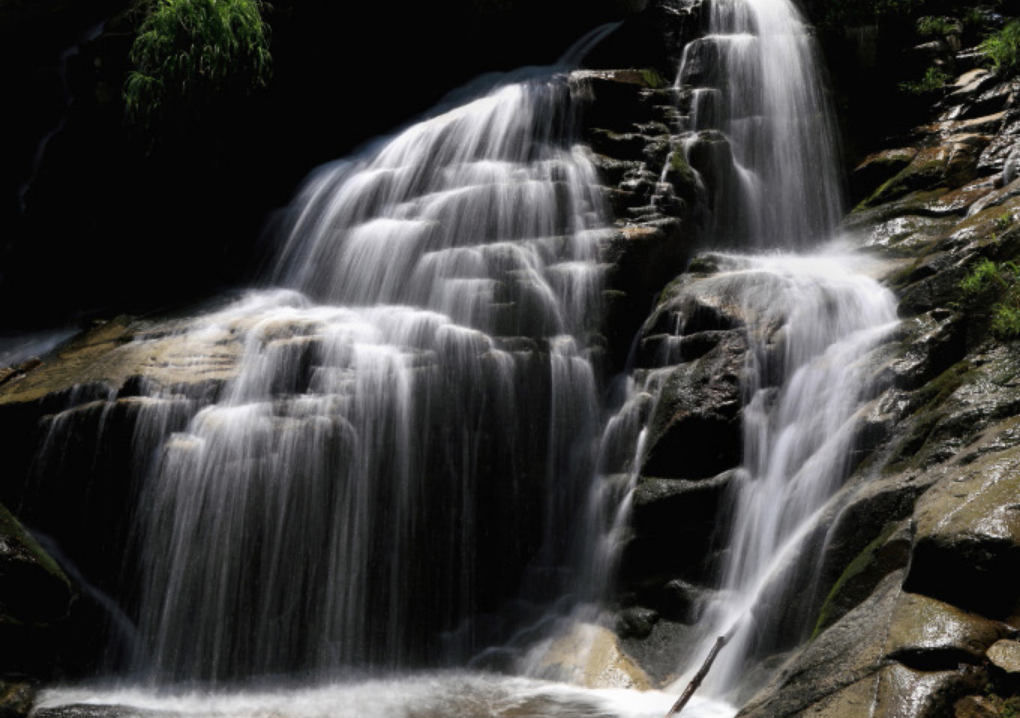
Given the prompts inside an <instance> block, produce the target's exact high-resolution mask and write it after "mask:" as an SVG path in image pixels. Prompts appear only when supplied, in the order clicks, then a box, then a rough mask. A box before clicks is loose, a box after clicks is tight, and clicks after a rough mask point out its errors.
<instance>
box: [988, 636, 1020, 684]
mask: <svg viewBox="0 0 1020 718" xmlns="http://www.w3.org/2000/svg"><path fill="white" fill-rule="evenodd" d="M985 655H986V656H988V661H989V662H990V663H991V664H992V665H993V666H995V667H996V668H998V669H999V670H1001V671H1003V672H1005V673H1007V674H1009V675H1011V676H1017V675H1020V641H1011V640H1006V639H1003V640H1001V641H996V642H995V643H993V644H992V646H991V647H990V648H989V649H988V651H987V653H986V654H985Z"/></svg>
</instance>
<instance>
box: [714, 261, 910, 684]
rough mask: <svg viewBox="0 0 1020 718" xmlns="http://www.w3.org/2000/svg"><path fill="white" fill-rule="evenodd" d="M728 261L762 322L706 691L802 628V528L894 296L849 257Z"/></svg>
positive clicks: (807, 546) (842, 441)
mask: <svg viewBox="0 0 1020 718" xmlns="http://www.w3.org/2000/svg"><path fill="white" fill-rule="evenodd" d="M731 261H732V262H733V268H732V269H731V270H730V276H731V277H732V276H737V277H739V276H740V275H745V276H747V277H754V276H756V275H757V276H758V277H761V278H762V280H759V281H760V283H758V284H757V287H758V288H760V289H759V290H758V291H757V292H756V291H755V289H756V287H755V285H754V284H752V283H751V282H750V281H749V282H747V285H746V286H747V287H748V288H749V291H745V292H744V293H743V296H742V297H741V302H742V303H743V305H744V307H745V311H747V312H748V313H749V314H752V315H757V316H758V317H760V318H762V319H766V321H763V322H761V323H760V324H756V325H754V326H751V327H749V328H748V339H749V349H748V360H747V366H746V369H745V378H744V381H743V387H742V389H743V396H744V409H743V462H742V466H741V469H740V470H739V471H738V472H737V473H736V475H735V477H734V480H733V482H732V483H731V485H730V487H729V489H728V497H729V524H728V526H727V528H726V529H725V532H724V533H725V538H724V545H725V546H726V549H727V551H726V558H725V559H724V560H723V562H722V567H721V571H720V573H721V582H720V585H719V589H720V590H719V597H718V598H717V599H716V600H714V601H713V602H712V603H711V605H710V606H709V607H708V609H707V611H706V613H705V615H704V616H703V618H702V621H703V622H704V624H705V626H706V627H708V630H707V634H709V635H710V637H709V638H708V639H707V640H708V641H714V640H715V637H716V636H721V635H726V634H727V633H730V631H731V629H734V627H735V632H734V633H733V634H732V638H731V639H730V643H729V645H728V646H727V647H726V650H725V651H724V652H722V653H721V654H720V656H719V659H718V660H717V661H716V663H715V665H714V666H713V669H712V674H711V676H710V678H709V680H708V682H707V687H708V688H709V689H710V690H711V691H712V692H713V693H715V694H717V695H726V694H727V693H729V692H730V691H732V690H734V689H735V688H738V687H739V686H740V683H741V681H742V680H743V679H744V678H745V676H746V674H747V672H748V669H749V668H750V666H749V663H750V662H751V661H752V660H754V659H755V658H760V657H762V656H765V655H768V653H769V651H774V650H776V649H782V648H786V647H788V646H790V645H792V643H793V641H796V640H798V639H799V638H802V637H804V635H805V630H806V629H808V628H809V627H810V622H811V621H812V620H813V617H812V616H811V615H809V612H808V611H805V610H796V607H797V606H803V607H804V608H806V607H807V606H808V605H809V604H810V600H811V595H812V590H811V589H812V586H813V584H812V580H813V579H814V571H815V566H816V556H815V555H814V549H813V546H812V542H811V541H810V540H809V539H810V534H811V533H812V532H814V531H816V530H817V529H818V528H819V527H818V525H817V523H816V521H817V520H818V518H819V513H820V511H821V510H822V509H823V507H824V506H825V504H826V502H827V501H828V500H829V499H830V498H831V497H832V495H833V494H834V493H835V491H836V490H837V489H838V488H839V487H840V486H841V485H842V482H843V481H844V479H845V478H846V476H847V474H848V473H849V469H850V468H851V467H850V456H851V449H852V448H853V440H854V434H855V426H856V425H855V415H856V413H857V411H858V409H859V408H860V406H861V405H862V403H863V401H864V400H866V399H868V398H870V392H871V391H872V386H871V375H872V373H873V368H872V367H871V366H870V365H869V364H868V362H867V357H868V352H870V351H871V350H872V349H874V348H875V347H876V346H878V345H879V344H880V343H881V341H882V340H883V339H884V338H885V337H886V336H888V334H889V332H890V330H891V329H892V328H893V327H894V326H895V323H896V302H895V298H894V296H893V295H892V293H891V292H890V291H889V290H888V289H886V288H885V287H882V286H881V285H879V284H878V283H877V282H876V281H875V280H874V279H872V278H871V277H869V276H867V275H866V274H863V273H861V272H860V269H859V265H861V263H862V262H861V259H860V258H855V257H852V256H840V255H835V254H828V255H816V256H811V255H804V256H795V255H783V254H779V255H771V256H759V257H733V258H732V260H731ZM779 317H781V319H779V320H778V321H776V320H777V318H779ZM769 320H771V321H769ZM777 327H781V328H777Z"/></svg>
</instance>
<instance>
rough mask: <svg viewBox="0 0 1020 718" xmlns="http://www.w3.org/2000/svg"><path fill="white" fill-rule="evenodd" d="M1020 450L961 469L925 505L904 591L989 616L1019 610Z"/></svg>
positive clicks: (933, 490) (928, 495) (917, 514)
mask: <svg viewBox="0 0 1020 718" xmlns="http://www.w3.org/2000/svg"><path fill="white" fill-rule="evenodd" d="M1017 496H1020V448H1011V449H1007V450H1006V451H1002V452H998V453H993V454H988V455H986V456H984V457H982V458H980V459H978V460H977V461H974V462H972V463H969V464H966V465H964V466H960V467H958V468H954V469H953V470H951V471H949V472H948V473H947V474H946V475H945V476H944V477H943V478H942V479H941V480H940V481H939V482H938V483H937V484H936V485H935V486H933V487H932V488H931V489H929V490H928V491H927V492H926V493H925V494H924V496H922V497H921V498H920V499H919V500H918V504H917V508H916V511H915V517H916V518H915V520H916V532H915V540H914V550H913V558H912V560H911V565H910V573H909V576H908V578H907V581H906V584H905V588H906V589H907V590H909V591H913V592H917V593H924V594H926V595H928V596H932V597H934V598H938V599H940V600H942V601H945V602H947V603H951V604H953V605H955V606H959V607H961V608H963V609H966V610H971V611H976V612H979V613H981V614H982V615H985V616H990V617H1004V616H1008V615H1011V614H1012V613H1013V612H1014V611H1015V610H1016V609H1017V608H1018V607H1020V585H1018V584H1017V583H1016V582H1012V581H1003V580H1002V577H1003V576H1011V575H1016V574H1017V572H1018V571H1020V508H1018V504H1017V498H1016V497H1017Z"/></svg>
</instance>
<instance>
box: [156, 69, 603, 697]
mask: <svg viewBox="0 0 1020 718" xmlns="http://www.w3.org/2000/svg"><path fill="white" fill-rule="evenodd" d="M564 92H568V89H567V87H566V84H565V83H563V82H562V81H560V80H557V79H555V78H552V77H551V76H550V75H548V74H545V75H539V76H537V77H536V78H533V79H528V80H525V81H521V82H512V83H504V84H502V85H501V86H499V87H497V89H495V90H494V91H492V92H491V93H489V94H487V95H485V96H483V97H481V98H480V99H476V100H474V101H472V102H468V103H466V104H464V105H462V106H460V107H456V108H454V109H451V110H450V111H448V112H446V113H445V114H441V115H439V116H436V117H433V118H432V119H429V120H427V121H425V122H421V123H419V124H417V125H415V126H413V127H411V128H410V129H408V130H407V131H405V132H404V133H402V134H401V135H399V136H397V137H395V138H394V139H392V140H389V141H387V142H386V143H384V144H382V145H381V146H380V147H378V148H375V149H372V150H370V151H369V152H367V153H366V154H365V155H363V156H361V157H359V158H356V159H355V160H353V161H349V162H344V163H340V164H338V165H336V166H333V167H330V168H327V169H324V170H322V171H320V172H319V173H318V174H317V175H316V176H315V177H314V178H313V179H312V180H311V181H310V182H309V183H308V185H307V187H306V188H305V190H304V191H303V193H302V195H301V197H300V198H299V200H298V202H297V203H296V205H295V209H294V215H295V216H294V221H293V229H292V231H291V233H290V236H289V239H288V241H287V242H286V244H285V246H284V249H283V254H282V259H281V260H280V262H279V267H280V270H279V272H278V274H277V277H276V279H277V281H279V282H280V283H282V284H284V285H289V286H292V287H295V288H296V289H297V290H300V293H299V292H298V291H276V292H262V293H257V294H255V295H253V296H252V297H250V298H248V299H247V300H245V301H242V302H241V303H239V304H237V305H234V306H231V307H229V308H228V309H226V310H224V311H222V312H220V313H219V314H217V315H215V316H212V317H209V319H208V321H209V322H210V323H211V324H217V325H227V326H230V327H231V328H232V330H233V331H242V332H244V336H245V343H246V349H245V355H244V358H243V361H242V364H241V371H240V374H239V376H238V377H237V378H236V379H234V380H233V381H232V382H231V383H230V384H229V385H228V387H227V388H226V390H225V392H224V395H223V396H221V397H220V398H219V399H218V400H217V401H216V403H215V404H212V405H210V406H206V407H204V408H202V409H201V410H199V411H198V412H197V413H196V414H195V415H194V417H193V418H192V419H191V420H190V422H189V423H188V426H187V428H186V429H184V430H183V431H180V432H177V433H175V434H173V435H172V436H171V437H169V438H168V439H165V438H160V442H162V448H161V449H159V451H160V452H161V456H160V458H159V460H158V462H157V464H158V465H157V467H156V469H155V471H154V473H153V475H152V477H151V478H150V479H149V480H148V483H147V486H148V488H147V489H146V494H145V496H144V497H143V501H142V506H143V507H144V508H143V511H142V513H141V515H140V517H139V524H140V528H141V532H142V540H141V565H142V566H143V571H144V576H143V583H142V588H141V616H140V625H141V630H142V634H143V636H145V637H146V639H147V640H148V641H149V642H150V645H151V649H152V652H153V657H154V659H153V660H154V668H155V671H156V673H157V675H161V676H163V677H171V678H176V679H180V678H202V679H223V678H232V677H236V676H244V675H252V674H255V675H258V674H267V673H273V672H279V671H293V670H320V671H321V670H326V671H333V672H335V670H336V669H337V668H338V667H340V666H361V667H362V668H363V667H365V666H372V665H375V666H396V665H406V664H408V663H410V664H416V663H420V662H427V663H428V664H431V665H436V664H443V663H445V662H446V661H448V660H451V659H456V660H458V661H460V662H463V661H464V660H465V658H466V657H467V656H469V655H470V652H471V651H476V650H477V649H478V648H479V641H480V640H483V638H484V639H488V640H492V638H493V636H489V635H484V630H483V628H479V627H478V626H476V625H474V624H476V623H477V620H478V619H477V617H478V616H479V615H483V616H484V615H485V614H487V613H488V614H496V613H497V610H498V609H500V607H501V603H502V602H505V601H507V600H509V599H510V598H512V597H514V595H515V591H516V590H518V589H517V587H518V586H519V585H520V584H521V583H522V582H523V581H524V580H525V577H524V576H523V572H524V571H525V569H526V568H527V570H529V571H544V572H545V576H544V582H545V586H544V594H545V595H532V596H524V598H534V599H536V600H542V599H547V598H549V597H551V596H555V595H556V594H558V593H560V592H561V591H562V586H563V582H564V577H563V576H556V575H555V572H556V571H561V570H563V567H564V565H565V556H564V552H563V550H562V549H561V548H559V546H558V544H560V543H562V542H563V532H562V527H563V526H564V525H565V524H566V523H567V522H568V519H569V515H570V513H571V512H572V511H573V505H574V504H575V503H576V496H577V493H578V491H579V490H580V483H581V482H582V481H583V477H585V476H586V475H587V474H588V473H589V472H590V468H589V466H588V465H586V461H585V460H584V459H583V457H584V455H585V452H586V449H585V448H584V447H585V444H586V443H590V437H591V436H592V432H593V431H594V429H595V428H596V427H595V421H596V420H597V417H598V405H597V399H596V397H597V396H598V392H597V387H596V382H595V372H594V369H593V365H592V361H591V358H590V350H589V347H587V346H586V345H585V343H584V339H583V338H582V337H583V333H584V331H585V330H586V329H588V328H592V327H594V326H595V325H596V324H597V321H598V315H597V312H595V311H593V308H595V307H596V306H597V293H598V289H599V271H600V269H599V266H598V264H597V263H596V262H595V261H594V259H595V256H594V253H595V245H594V241H595V240H594V238H593V236H592V235H591V234H590V233H586V231H585V230H587V229H588V228H590V227H591V226H593V225H594V224H595V223H596V222H598V221H599V220H600V218H601V216H600V202H599V200H598V198H597V196H596V195H595V194H594V186H595V177H594V174H593V170H592V168H591V166H590V165H589V164H588V163H587V162H586V161H585V160H584V159H583V158H582V157H581V156H580V155H579V154H577V153H576V152H573V151H572V150H571V149H570V142H569V124H570V123H569V118H568V117H564V116H562V108H563V107H567V106H568V104H567V103H565V102H564V101H563V100H562V98H561V95H562V94H563V93H564ZM318 302H321V304H320V303H318ZM146 440H147V441H148V440H150V439H149V438H148V437H146ZM577 447H581V448H580V450H578V449H577ZM578 457H581V458H580V459H578ZM196 545H198V546H201V548H200V549H199V550H196ZM542 547H544V549H543V548H542ZM540 549H541V551H540ZM543 551H544V553H543ZM533 554H537V558H534V559H532V558H531V556H532V555H533ZM529 560H530V561H531V564H530V565H529V566H525V565H524V563H525V562H527V561H529ZM475 631H478V632H479V633H481V634H482V635H477V636H476V635H475ZM497 635H498V634H497ZM482 645H484V643H483V644H482Z"/></svg>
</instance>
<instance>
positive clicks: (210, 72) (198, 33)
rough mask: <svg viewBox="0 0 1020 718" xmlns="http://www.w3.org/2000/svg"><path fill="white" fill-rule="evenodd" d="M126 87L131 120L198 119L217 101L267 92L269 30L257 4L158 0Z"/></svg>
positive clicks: (137, 47) (136, 46) (133, 56)
mask: <svg viewBox="0 0 1020 718" xmlns="http://www.w3.org/2000/svg"><path fill="white" fill-rule="evenodd" d="M131 61H132V62H133V63H134V65H135V68H136V69H135V70H134V71H133V72H132V73H131V74H130V75H129V76H128V79H127V82H126V83H125V85H124V101H125V104H126V108H127V113H128V116H129V118H130V119H131V120H132V121H133V122H134V123H136V124H139V125H141V126H144V127H152V126H154V125H155V124H157V123H158V122H159V121H160V120H161V119H164V118H167V117H172V116H178V115H182V114H183V115H184V116H189V115H190V116H194V117H201V116H202V115H203V114H204V112H205V110H206V109H207V108H208V107H209V106H210V105H211V104H212V103H213V102H215V101H216V98H217V97H221V96H224V95H231V94H245V93H248V92H250V91H252V90H254V89H258V88H261V87H265V86H266V84H267V83H268V82H269V78H270V75H271V73H272V57H271V56H270V53H269V29H268V27H267V25H266V23H265V22H264V21H263V19H262V4H261V3H260V2H258V0H159V3H158V4H157V5H156V6H154V7H153V8H152V9H151V10H150V12H149V14H148V16H147V17H146V19H145V21H144V23H143V24H142V28H141V32H140V33H139V35H138V37H137V39H136V40H135V43H134V46H133V47H132V48H131Z"/></svg>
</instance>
